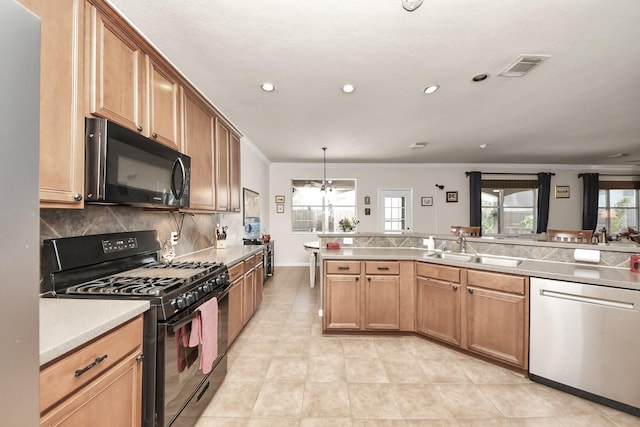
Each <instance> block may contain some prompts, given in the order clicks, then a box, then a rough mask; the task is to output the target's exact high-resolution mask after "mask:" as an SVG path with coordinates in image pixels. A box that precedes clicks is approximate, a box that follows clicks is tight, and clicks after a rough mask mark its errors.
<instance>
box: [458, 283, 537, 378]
mask: <svg viewBox="0 0 640 427" xmlns="http://www.w3.org/2000/svg"><path fill="white" fill-rule="evenodd" d="M525 302H526V298H525V297H524V296H522V295H516V294H510V293H506V292H501V291H494V290H489V289H482V288H476V287H472V286H469V287H468V288H467V293H466V328H467V348H468V349H469V350H472V351H476V352H478V353H482V354H484V355H487V356H490V357H493V358H495V359H498V360H502V361H504V362H507V363H511V364H513V365H516V366H519V367H523V368H526V352H525V348H526V346H525V339H526V333H525Z"/></svg>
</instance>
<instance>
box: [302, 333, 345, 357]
mask: <svg viewBox="0 0 640 427" xmlns="http://www.w3.org/2000/svg"><path fill="white" fill-rule="evenodd" d="M309 356H310V357H312V358H316V357H327V356H340V357H343V356H344V351H343V350H342V341H341V340H340V338H332V337H320V338H316V337H312V338H311V341H310V342H309Z"/></svg>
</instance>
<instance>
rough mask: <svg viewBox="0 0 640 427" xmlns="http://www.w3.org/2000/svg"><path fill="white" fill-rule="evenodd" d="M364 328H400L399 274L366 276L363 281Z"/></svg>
mask: <svg viewBox="0 0 640 427" xmlns="http://www.w3.org/2000/svg"><path fill="white" fill-rule="evenodd" d="M364 328H365V329H384V330H399V329H400V277H399V276H367V280H365V282H364Z"/></svg>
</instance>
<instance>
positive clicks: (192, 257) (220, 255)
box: [176, 245, 262, 267]
mask: <svg viewBox="0 0 640 427" xmlns="http://www.w3.org/2000/svg"><path fill="white" fill-rule="evenodd" d="M258 252H262V245H229V246H227V247H226V248H225V249H216V248H206V249H202V250H200V251H197V252H193V253H190V254H186V255H182V256H179V257H177V258H176V260H178V259H179V260H181V261H209V262H221V263H223V264H226V265H227V266H228V267H231V266H232V265H234V264H237V263H238V262H240V261H242V260H243V259H245V258H247V257H248V256H250V255H253V254H256V253H258Z"/></svg>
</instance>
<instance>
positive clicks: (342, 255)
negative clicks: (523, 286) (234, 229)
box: [319, 247, 640, 291]
mask: <svg viewBox="0 0 640 427" xmlns="http://www.w3.org/2000/svg"><path fill="white" fill-rule="evenodd" d="M593 249H598V247H594V248H593ZM436 253H437V251H428V250H426V249H417V248H374V247H367V248H364V247H357V248H356V247H348V248H341V249H326V248H322V249H320V252H319V256H320V257H321V259H322V260H340V259H342V260H400V261H403V260H404V261H423V262H430V263H435V264H441V265H452V266H456V267H461V268H469V269H474V270H487V271H495V272H501V273H509V274H517V275H521V276H530V277H542V278H547V279H556V280H566V281H571V282H579V283H589V284H595V285H602V286H610V287H616V288H623V289H631V290H636V291H640V274H638V273H633V272H631V271H630V270H629V268H628V267H627V268H623V267H609V266H602V265H598V264H587V263H578V262H558V261H546V260H539V259H523V260H522V263H521V264H520V265H519V266H517V267H504V266H497V265H487V264H481V263H477V262H473V261H454V260H444V259H439V258H435V257H434V256H433V255H434V254H436ZM469 255H476V254H474V253H471V252H470V253H469Z"/></svg>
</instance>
